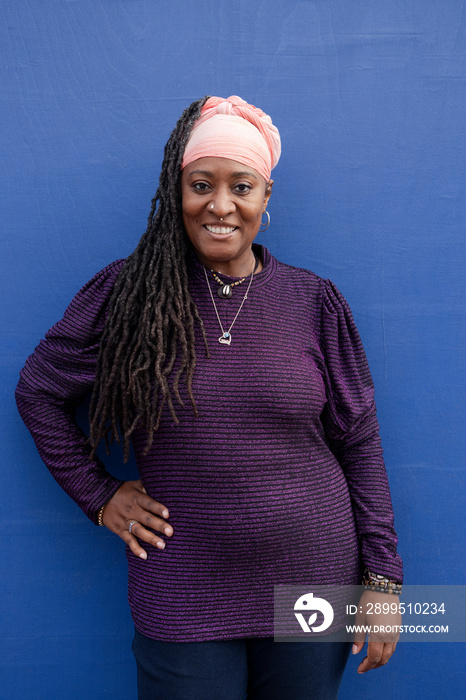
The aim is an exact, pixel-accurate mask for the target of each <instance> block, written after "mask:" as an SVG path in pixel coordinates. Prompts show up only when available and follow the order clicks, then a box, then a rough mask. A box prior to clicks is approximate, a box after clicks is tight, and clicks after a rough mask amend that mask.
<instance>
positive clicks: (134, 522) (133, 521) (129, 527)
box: [128, 520, 138, 535]
mask: <svg viewBox="0 0 466 700" xmlns="http://www.w3.org/2000/svg"><path fill="white" fill-rule="evenodd" d="M137 522H138V521H137V520H132V521H131V522H130V524H129V526H128V531H129V534H130V535H131V530H132V529H133V525H136V524H137Z"/></svg>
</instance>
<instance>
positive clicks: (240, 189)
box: [191, 180, 253, 195]
mask: <svg viewBox="0 0 466 700" xmlns="http://www.w3.org/2000/svg"><path fill="white" fill-rule="evenodd" d="M191 187H192V189H193V190H194V191H195V192H199V193H200V194H204V192H211V191H212V189H213V188H212V186H211V185H210V184H209V183H208V182H205V181H204V180H202V181H199V182H193V183H192V184H191ZM252 189H253V185H251V184H250V183H248V182H238V183H237V184H235V185H233V187H232V190H233V192H235V193H236V194H240V195H244V194H248V193H249V192H251V190H252Z"/></svg>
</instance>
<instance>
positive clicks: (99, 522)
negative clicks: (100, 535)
mask: <svg viewBox="0 0 466 700" xmlns="http://www.w3.org/2000/svg"><path fill="white" fill-rule="evenodd" d="M106 505H107V504H106V503H104V505H103V506H102V508H101V509H100V510H99V512H98V513H97V525H103V524H104V510H105V506H106Z"/></svg>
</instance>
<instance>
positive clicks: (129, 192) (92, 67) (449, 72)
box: [0, 0, 466, 700]
mask: <svg viewBox="0 0 466 700" xmlns="http://www.w3.org/2000/svg"><path fill="white" fill-rule="evenodd" d="M463 4H464V3H463V2H462V0H409V1H408V2H403V1H401V0H400V1H398V0H397V1H394V0H393V1H389V2H387V0H315V1H302V2H297V1H295V0H266V1H265V0H264V1H262V0H260V1H256V2H254V0H236V2H233V3H232V2H227V1H225V0H200V2H191V1H190V0H186V1H185V2H183V1H181V0H170V2H167V1H163V0H74V1H73V0H69V1H64V0H63V1H60V0H55V1H54V0H2V1H1V2H0V18H1V22H0V34H1V43H2V47H3V48H2V55H3V59H4V60H3V61H2V64H1V67H0V70H1V84H2V97H1V100H2V103H1V115H2V117H1V121H2V125H3V127H4V129H3V132H4V133H3V136H2V155H3V160H4V166H3V168H2V172H1V192H2V195H4V206H3V215H2V224H3V230H4V232H3V234H2V255H1V258H0V264H1V266H2V271H1V274H0V285H1V286H2V290H1V299H2V302H1V307H2V308H1V321H2V329H3V330H2V336H1V341H0V343H1V346H0V347H1V351H0V363H1V372H2V378H1V388H0V392H1V393H0V398H1V404H0V410H1V416H2V442H1V444H2V484H3V489H2V503H1V516H0V517H1V527H0V537H1V540H2V578H3V581H2V583H1V591H2V596H1V606H2V611H1V625H0V630H1V632H0V634H1V641H2V650H1V654H0V667H1V668H0V677H1V679H2V682H1V685H0V698H2V699H4V700H42V698H51V699H52V700H61V699H62V698H63V699H66V700H82V698H83V697H87V698H90V699H91V700H93V699H94V698H95V699H96V700H97V698H99V699H100V698H102V697H108V698H113V699H114V700H119V699H121V700H133V699H134V698H135V697H136V695H135V668H134V662H133V659H132V654H131V651H130V642H131V638H132V625H131V620H130V615H129V611H128V609H127V604H126V570H125V561H124V555H123V546H122V543H121V541H120V540H117V538H115V537H114V536H113V535H112V534H111V533H109V532H108V531H104V530H103V529H98V528H95V527H94V526H93V525H92V524H91V523H89V522H88V521H87V519H86V518H85V516H83V515H82V513H81V512H80V511H79V510H78V509H77V507H76V506H75V505H74V503H73V502H72V501H71V500H69V499H68V497H67V496H66V495H65V494H64V493H62V492H61V491H60V489H59V487H58V486H57V485H56V484H55V482H54V481H53V480H52V478H51V477H50V475H49V474H48V472H47V470H46V469H45V467H44V466H43V464H42V462H41V460H40V459H39V457H38V456H37V454H36V452H35V448H34V445H33V443H32V440H31V438H30V437H29V434H28V433H27V431H26V429H25V428H24V426H23V425H22V423H21V421H20V419H19V417H18V415H17V412H16V408H15V405H14V401H13V391H14V386H15V384H16V381H17V377H18V371H19V369H20V367H21V366H22V364H23V363H24V360H25V357H26V356H27V355H28V354H29V353H30V352H31V351H32V350H33V348H34V346H35V345H36V343H37V342H38V340H39V338H40V337H41V336H43V334H44V333H45V331H46V330H47V328H48V327H49V326H51V325H52V324H53V323H54V322H55V321H56V320H57V319H58V318H59V317H60V316H61V314H62V312H63V310H64V308H65V307H66V305H67V304H68V302H69V300H70V299H71V297H72V295H73V294H74V293H75V292H76V291H77V289H78V288H79V287H80V286H81V285H82V284H83V283H84V282H85V281H86V280H87V279H88V278H90V277H91V276H92V275H93V274H94V273H95V272H96V271H97V270H99V269H100V268H102V267H103V266H104V265H106V264H107V263H108V262H110V261H111V260H113V259H115V258H119V257H124V256H126V255H127V254H129V253H130V252H131V250H132V249H133V248H134V246H135V245H136V242H137V241H138V239H139V237H140V235H141V233H142V232H143V231H144V229H145V223H146V217H147V214H148V210H149V204H150V199H151V197H152V196H153V194H154V191H155V187H156V182H157V178H158V173H159V169H160V163H161V157H162V150H163V145H164V143H165V141H166V139H167V138H168V135H169V133H170V131H171V129H172V127H173V126H174V123H175V121H176V119H177V118H178V116H179V114H180V113H181V111H182V110H183V109H184V107H185V106H187V104H189V103H190V102H191V101H192V100H193V99H196V98H197V97H200V96H203V95H204V94H214V95H215V94H219V95H225V96H226V95H229V94H239V95H241V96H242V97H243V98H245V99H247V100H249V101H250V102H252V103H254V104H257V105H259V106H261V107H262V108H263V109H264V110H266V111H267V112H269V113H270V114H271V115H272V117H273V119H274V122H275V123H276V124H277V126H278V127H279V129H280V131H281V135H282V144H283V155H282V159H281V161H280V163H279V165H278V167H277V168H276V170H275V171H274V179H275V186H274V194H273V197H272V200H271V203H270V207H269V209H270V212H271V216H272V225H271V227H270V229H269V230H268V231H267V233H266V234H262V235H261V238H260V241H261V242H263V243H264V244H266V245H267V246H268V247H269V248H270V249H271V251H272V252H273V253H274V254H275V255H276V256H277V257H278V258H281V259H282V260H284V261H286V262H289V263H292V264H297V265H300V266H303V267H308V268H311V269H313V270H314V271H315V272H317V273H318V274H320V275H322V276H324V277H330V278H331V279H332V280H333V281H334V282H335V283H336V284H337V285H338V286H339V287H340V289H341V290H342V291H343V293H344V294H345V296H346V297H347V299H348V300H349V302H350V304H351V306H352V308H353V311H354V315H355V318H356V321H357V323H358V325H359V328H360V332H361V335H362V337H363V340H364V343H365V346H366V350H367V354H368V357H369V361H370V364H371V368H372V371H373V375H374V381H375V385H376V392H377V400H378V410H379V418H380V422H381V425H382V433H383V439H384V445H385V453H386V461H387V468H388V472H389V477H390V480H391V484H392V492H393V501H394V508H395V516H396V524H397V529H398V532H399V538H400V552H401V554H402V556H403V558H404V560H405V572H406V580H407V582H410V583H419V584H422V583H429V584H431V583H464V581H465V575H464V573H465V572H464V551H465V549H464V543H465V535H464V527H462V526H463V523H464V518H463V511H464V506H463V502H464V483H465V478H464V454H465V452H466V450H465V444H464V435H465V430H464V405H465V389H464V387H465V384H466V381H465V376H464V375H465V363H464V347H465V344H466V343H465V340H466V338H465V327H466V326H465V313H466V304H465V300H464V294H463V289H464V245H465V244H464V231H465V222H466V216H465V215H466V196H465V177H464V163H465V157H466V153H465V150H466V149H465V145H466V139H465V136H466V118H465V114H466V61H465V51H466V19H465V15H464V8H463ZM111 464H112V466H111V469H113V470H114V471H115V472H116V473H118V474H122V473H123V470H122V468H121V466H119V464H118V459H117V456H116V455H114V456H113V457H112V460H111ZM129 473H130V474H131V473H132V472H131V470H130V472H129ZM463 654H464V648H461V645H456V644H435V645H432V644H416V645H414V644H411V645H408V644H404V645H400V646H399V647H398V650H397V652H396V655H395V657H394V658H393V659H392V660H391V662H390V664H389V665H388V666H387V667H386V668H384V669H382V670H379V671H375V672H371V673H370V674H368V675H367V676H365V677H359V676H357V674H356V673H355V668H356V665H357V663H358V662H359V657H357V658H356V659H351V660H350V663H349V666H348V669H347V672H346V675H345V678H344V683H343V687H342V694H341V697H342V698H343V700H344V699H346V698H358V700H363V699H364V698H367V699H372V698H374V697H379V696H380V697H384V698H385V700H389V699H390V698H397V700H400V699H401V700H403V698H410V699H411V698H423V699H424V698H438V697H443V696H444V695H445V694H446V693H447V692H448V693H449V694H450V693H454V692H456V693H458V694H462V692H464V690H463V689H464V681H465V678H464V675H463V674H464V671H463V663H464V662H463V656H462V655H463ZM445 669H448V670H447V671H445Z"/></svg>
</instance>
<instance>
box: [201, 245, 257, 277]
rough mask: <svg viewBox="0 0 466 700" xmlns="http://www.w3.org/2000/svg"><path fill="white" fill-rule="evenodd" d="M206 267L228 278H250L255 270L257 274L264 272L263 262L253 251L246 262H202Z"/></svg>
mask: <svg viewBox="0 0 466 700" xmlns="http://www.w3.org/2000/svg"><path fill="white" fill-rule="evenodd" d="M200 262H202V264H203V265H205V267H207V268H208V269H209V270H213V271H214V272H216V273H217V274H219V275H225V276H227V277H248V276H249V275H250V274H251V273H252V271H253V270H254V274H257V273H258V272H260V271H261V270H262V262H261V260H260V258H259V256H256V255H255V254H254V253H253V252H252V250H251V255H250V256H248V258H247V259H246V260H241V261H240V260H238V261H237V260H217V261H214V260H211V261H209V260H202V259H201V260H200Z"/></svg>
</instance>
